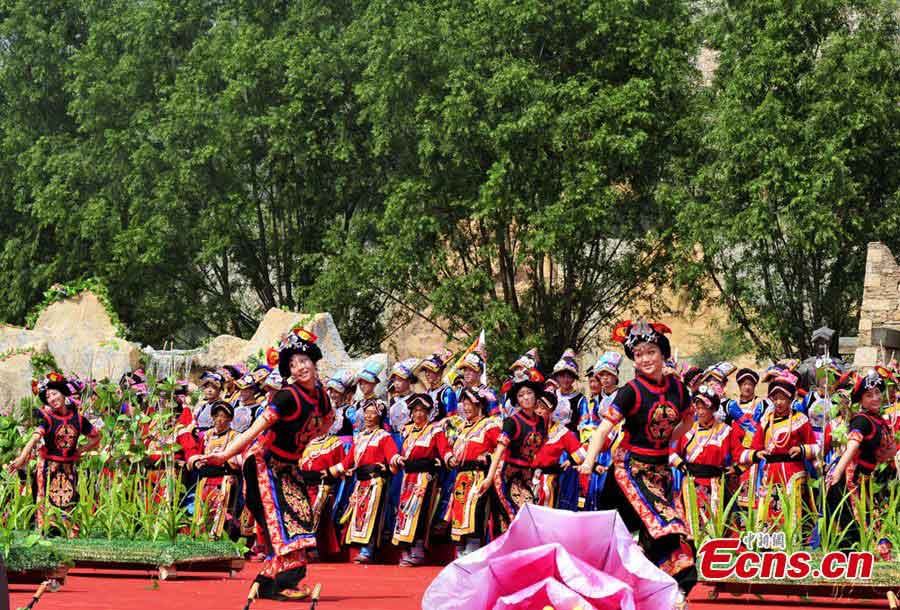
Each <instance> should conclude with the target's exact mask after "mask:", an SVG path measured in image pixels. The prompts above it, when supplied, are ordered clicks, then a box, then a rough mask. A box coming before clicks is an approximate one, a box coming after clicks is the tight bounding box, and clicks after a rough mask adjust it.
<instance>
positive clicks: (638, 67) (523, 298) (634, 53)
mask: <svg viewBox="0 0 900 610" xmlns="http://www.w3.org/2000/svg"><path fill="white" fill-rule="evenodd" d="M358 25H359V26H360V36H361V37H362V38H363V39H364V40H365V41H366V44H367V50H366V54H365V57H364V59H365V65H366V68H365V71H364V73H363V79H362V82H361V83H360V84H359V85H358V86H357V91H358V94H359V96H360V98H361V100H362V102H363V104H364V112H363V114H362V117H363V118H364V119H365V120H366V121H367V122H368V123H369V124H370V125H371V130H372V137H373V142H374V149H375V151H376V153H377V154H378V155H379V158H380V159H382V162H383V163H385V164H387V165H389V167H390V171H389V172H388V173H387V176H386V181H385V186H384V196H385V211H384V213H383V214H380V215H378V216H377V217H367V218H365V219H363V218H359V219H358V220H360V221H361V224H360V225H359V226H358V227H357V229H358V230H359V231H360V232H362V233H364V234H374V235H375V236H376V238H375V239H374V240H372V241H371V242H366V241H364V240H350V242H349V245H350V247H351V248H360V247H362V248H363V252H362V253H361V254H360V255H357V256H350V257H349V260H351V261H359V260H368V261H375V262H373V263H372V264H371V265H369V267H368V268H367V269H366V270H365V271H366V273H367V276H366V279H367V280H368V281H369V283H370V286H372V288H371V290H373V291H375V292H376V293H378V294H383V295H388V297H387V301H388V303H389V304H390V305H391V307H392V309H393V310H394V311H399V312H407V314H409V315H425V316H427V317H428V318H429V319H430V320H431V321H432V322H433V323H434V324H436V325H438V326H439V327H441V328H442V330H444V331H445V332H446V333H447V334H448V335H449V336H454V337H456V338H463V337H465V336H467V335H472V334H475V333H477V332H478V331H479V329H480V328H481V327H482V326H484V327H486V328H487V329H488V331H489V333H490V337H491V339H490V342H491V345H490V348H491V352H490V353H491V355H492V357H494V358H493V359H494V362H495V363H497V364H498V369H497V370H500V369H502V368H503V367H502V366H500V365H502V364H504V363H507V362H508V361H509V359H510V357H512V356H513V355H515V354H516V353H517V352H518V351H519V350H521V349H522V348H523V347H524V346H530V345H531V344H537V345H539V346H540V347H541V348H542V351H543V352H544V354H545V356H546V357H549V358H552V357H554V356H556V355H558V354H559V353H560V352H562V350H563V349H564V348H565V347H568V346H572V347H574V348H576V349H581V348H583V347H586V346H587V345H588V344H590V343H591V341H592V340H594V339H595V338H596V337H597V336H598V332H599V331H601V330H602V331H603V333H604V338H605V333H606V331H607V330H608V327H607V325H608V323H609V322H610V321H611V320H612V319H613V318H614V317H615V316H616V315H617V314H618V313H619V312H621V310H622V309H623V308H625V307H627V306H629V305H630V304H632V303H633V302H634V301H635V299H636V298H637V297H638V296H641V297H645V298H646V297H648V296H650V297H653V293H652V292H650V293H649V294H648V293H644V294H641V291H642V290H643V289H645V288H646V287H647V286H649V285H651V284H652V282H653V281H654V280H655V279H659V274H660V271H661V270H662V269H663V268H664V262H665V260H666V257H667V254H668V251H667V240H668V239H669V238H670V235H669V234H668V231H667V228H666V218H665V215H664V212H665V209H666V208H665V206H662V205H660V203H659V202H658V200H657V188H658V185H659V184H660V183H661V182H662V181H664V180H666V177H667V168H668V166H669V161H670V159H671V156H672V155H673V153H674V152H675V151H676V150H677V148H678V146H679V143H680V132H679V129H678V128H677V125H678V123H679V121H681V120H682V119H683V118H684V114H685V112H687V110H688V108H689V103H688V102H689V98H690V96H691V89H692V84H693V82H694V79H695V71H694V69H693V68H692V65H691V58H692V56H693V55H694V51H695V47H694V41H693V38H692V36H691V32H692V28H691V14H690V11H689V7H688V3H684V2H653V1H651V2H645V3H639V4H638V3H621V2H599V3H589V2H577V1H565V2H550V3H548V2H537V1H531V0H527V1H525V2H518V3H515V4H509V3H507V2H500V1H497V0H474V1H458V0H457V1H442V0H431V1H426V2H405V3H396V2H384V1H381V2H373V3H371V4H370V6H369V14H368V17H367V19H365V20H364V21H362V22H361V23H359V24H358ZM363 220H365V222H363ZM338 262H339V261H338ZM345 272H347V270H345ZM335 273H339V271H335ZM411 312H416V313H411Z"/></svg>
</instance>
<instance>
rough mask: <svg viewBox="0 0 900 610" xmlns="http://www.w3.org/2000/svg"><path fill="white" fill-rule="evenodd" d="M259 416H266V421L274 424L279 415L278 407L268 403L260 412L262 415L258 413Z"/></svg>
mask: <svg viewBox="0 0 900 610" xmlns="http://www.w3.org/2000/svg"><path fill="white" fill-rule="evenodd" d="M260 417H264V418H266V421H268V422H270V423H273V424H274V423H275V422H277V421H278V418H279V417H280V416H279V415H278V408H277V407H276V406H275V405H273V404H269V405H268V406H267V407H266V410H265V411H263V412H262V415H260Z"/></svg>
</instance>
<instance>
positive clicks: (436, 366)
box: [417, 349, 457, 422]
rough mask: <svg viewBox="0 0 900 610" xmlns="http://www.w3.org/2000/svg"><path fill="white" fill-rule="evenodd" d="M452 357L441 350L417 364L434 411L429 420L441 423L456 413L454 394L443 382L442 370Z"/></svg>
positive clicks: (449, 353)
mask: <svg viewBox="0 0 900 610" xmlns="http://www.w3.org/2000/svg"><path fill="white" fill-rule="evenodd" d="M452 357H453V352H451V351H449V350H446V349H445V350H442V351H439V352H435V353H433V354H431V355H430V356H429V357H428V358H426V359H425V360H423V361H422V362H421V364H419V368H418V369H417V370H419V371H422V372H423V373H422V377H423V380H424V382H425V386H426V388H427V389H428V394H429V395H430V396H431V399H432V400H433V401H434V411H433V412H432V414H431V416H430V417H429V420H431V421H433V422H435V421H441V420H443V419H444V418H445V417H447V416H448V415H452V414H454V413H456V405H457V400H456V392H454V391H453V388H451V387H450V386H449V385H447V383H446V382H445V381H444V368H446V366H447V362H449V361H450V359H451V358H452Z"/></svg>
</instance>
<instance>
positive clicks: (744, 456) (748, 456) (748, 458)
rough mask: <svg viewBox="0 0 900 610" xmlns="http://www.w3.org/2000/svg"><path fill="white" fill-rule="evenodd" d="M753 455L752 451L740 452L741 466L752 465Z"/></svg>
mask: <svg viewBox="0 0 900 610" xmlns="http://www.w3.org/2000/svg"><path fill="white" fill-rule="evenodd" d="M754 453H755V452H754V451H753V449H744V450H743V451H741V464H752V463H753V454H754Z"/></svg>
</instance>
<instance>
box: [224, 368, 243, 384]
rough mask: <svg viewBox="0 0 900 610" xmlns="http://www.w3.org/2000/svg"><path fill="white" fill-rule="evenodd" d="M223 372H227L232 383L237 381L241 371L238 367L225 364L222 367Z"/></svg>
mask: <svg viewBox="0 0 900 610" xmlns="http://www.w3.org/2000/svg"><path fill="white" fill-rule="evenodd" d="M222 370H223V371H228V374H229V375H231V380H232V381H237V380H238V379H240V378H241V371H240V369H239V368H238V367H236V366H234V365H233V364H226V365H224V366H223V367H222Z"/></svg>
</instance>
